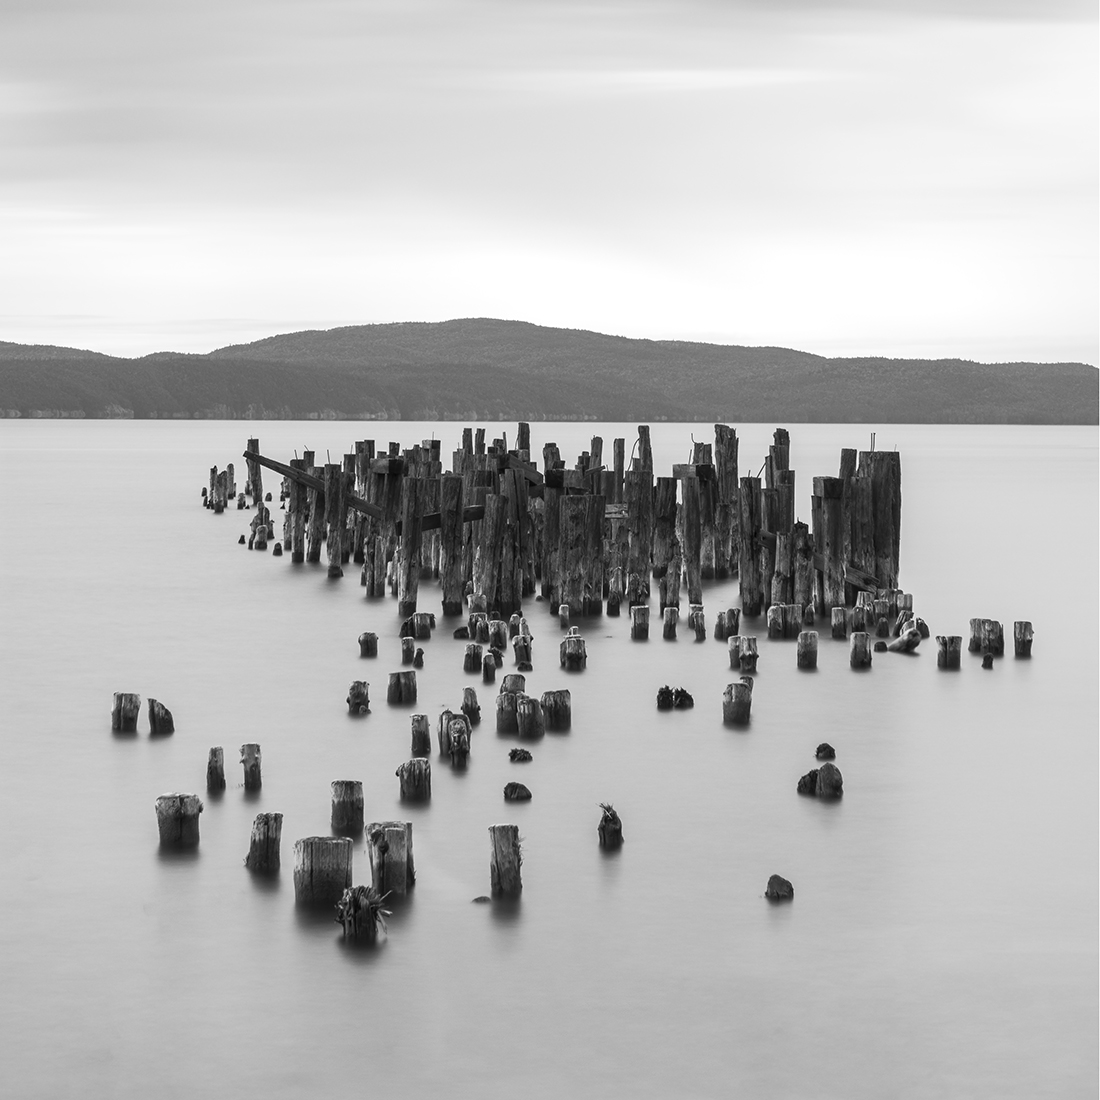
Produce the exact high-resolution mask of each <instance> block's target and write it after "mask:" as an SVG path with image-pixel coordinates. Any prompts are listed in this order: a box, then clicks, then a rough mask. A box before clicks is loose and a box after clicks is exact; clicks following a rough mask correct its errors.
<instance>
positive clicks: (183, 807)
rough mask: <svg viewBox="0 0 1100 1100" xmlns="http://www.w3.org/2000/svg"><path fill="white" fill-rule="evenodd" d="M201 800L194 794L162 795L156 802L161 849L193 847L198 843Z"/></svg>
mask: <svg viewBox="0 0 1100 1100" xmlns="http://www.w3.org/2000/svg"><path fill="white" fill-rule="evenodd" d="M202 809H203V806H202V800H201V799H200V798H199V796H198V795H196V794H179V793H173V794H162V795H161V796H160V797H159V798H158V799H157V801H156V813H157V829H158V830H159V832H160V843H161V846H162V847H165V848H167V847H181V848H185V847H193V846H194V845H196V844H198V842H199V814H201V813H202Z"/></svg>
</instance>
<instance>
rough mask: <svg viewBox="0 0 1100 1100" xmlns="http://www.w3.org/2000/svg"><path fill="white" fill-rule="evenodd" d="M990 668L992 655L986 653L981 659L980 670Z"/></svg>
mask: <svg viewBox="0 0 1100 1100" xmlns="http://www.w3.org/2000/svg"><path fill="white" fill-rule="evenodd" d="M992 667H993V654H992V653H987V654H986V655H985V656H984V657H983V658H982V668H992Z"/></svg>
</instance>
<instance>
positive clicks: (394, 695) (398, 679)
mask: <svg viewBox="0 0 1100 1100" xmlns="http://www.w3.org/2000/svg"><path fill="white" fill-rule="evenodd" d="M386 702H387V703H389V704H390V705H391V706H405V705H408V704H410V703H415V702H416V673H415V672H391V673H390V677H389V683H388V684H387V685H386Z"/></svg>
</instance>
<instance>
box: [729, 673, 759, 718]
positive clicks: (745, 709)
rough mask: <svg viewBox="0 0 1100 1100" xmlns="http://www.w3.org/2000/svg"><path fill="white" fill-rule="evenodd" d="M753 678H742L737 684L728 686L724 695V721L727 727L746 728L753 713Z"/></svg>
mask: <svg viewBox="0 0 1100 1100" xmlns="http://www.w3.org/2000/svg"><path fill="white" fill-rule="evenodd" d="M752 683H753V682H752V678H751V677H749V676H742V677H741V679H740V680H739V681H738V682H737V683H736V684H727V685H726V690H725V692H723V694H722V721H723V722H724V723H725V724H726V725H727V726H746V725H748V723H749V717H750V714H751V711H752Z"/></svg>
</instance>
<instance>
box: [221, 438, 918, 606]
mask: <svg viewBox="0 0 1100 1100" xmlns="http://www.w3.org/2000/svg"><path fill="white" fill-rule="evenodd" d="M515 442H516V445H515V446H514V447H511V448H510V447H509V446H508V442H507V438H506V437H505V436H503V435H502V436H501V437H499V438H497V439H494V440H493V441H492V442H491V443H488V444H487V443H486V440H485V429H483V428H478V429H476V430H475V429H472V428H468V427H467V428H465V429H463V432H462V445H461V447H460V448H459V449H457V450H455V451H454V452H453V454H452V456H451V463H450V470H447V471H444V469H443V461H442V455H441V443H440V441H439V440H437V439H433V440H426V441H424V442H423V443H421V444H417V445H414V446H412V447H409V448H404V449H403V448H402V447H401V446H400V445H399V444H397V443H390V444H389V446H388V449H387V450H386V451H384V452H382V451H379V450H378V449H377V448H376V445H375V442H374V441H373V440H361V441H359V442H357V443H356V444H355V449H354V452H353V453H352V452H349V453H347V454H345V455H343V456H342V459H341V461H340V462H326V463H324V464H318V463H317V462H316V456H315V454H314V452H312V451H304V452H303V453H302V455H301V457H298V456H295V457H294V458H292V459H290V460H289V461H287V462H285V463H284V462H281V461H279V460H277V459H274V458H270V457H267V456H264V455H262V454H261V453H260V447H259V441H258V440H257V439H250V440H249V441H248V448H247V450H246V451H245V459H246V462H247V468H248V477H247V482H246V485H245V491H244V492H241V493H240V494H238V496H237V498H236V499H237V506H238V507H240V508H243V507H247V506H248V505H247V503H246V494H247V495H248V496H251V498H252V501H253V504H254V506H255V507H256V508H257V513H258V514H257V516H256V518H255V519H254V520H253V524H252V526H253V537H254V539H257V540H258V541H256V543H255V544H256V546H257V548H261V549H262V548H265V546H266V540H267V539H268V538H271V539H276V537H277V536H276V529H275V523H274V522H273V520H272V517H271V514H270V512H269V511H268V509H267V508H266V507H265V505H264V503H263V502H264V496H263V482H262V475H263V470H264V469H265V468H266V469H268V470H272V471H273V472H275V473H276V474H278V475H279V480H280V485H281V492H280V498H281V503H282V507H283V509H284V518H283V525H282V532H281V540H279V541H277V543H276V547H277V549H282V550H285V551H286V552H287V553H289V554H290V557H291V561H292V562H295V563H300V562H314V563H320V562H321V560H322V551H324V554H325V559H326V561H327V563H328V571H329V575H330V576H332V577H339V576H342V575H343V567H344V566H345V565H347V564H348V563H349V562H354V563H355V564H356V565H359V566H360V567H361V572H360V580H361V583H362V585H363V587H364V588H365V589H366V594H367V596H384V595H386V594H387V592H393V593H394V594H395V595H396V596H397V599H398V601H399V610H400V613H401V614H402V615H411V614H413V613H414V612H415V611H416V610H417V602H418V598H419V583H420V581H421V580H422V579H425V578H428V579H432V580H438V582H439V584H440V588H441V590H442V592H441V596H442V608H443V613H444V614H445V615H458V614H461V613H462V609H463V603H464V600H467V599H469V597H470V596H471V595H476V596H478V597H479V600H478V602H479V606H480V605H481V604H482V602H483V604H484V608H485V610H486V611H487V613H489V614H490V615H491V616H493V617H495V618H507V617H509V616H510V615H512V614H514V613H516V612H518V611H519V610H520V607H521V601H522V599H523V598H524V597H526V596H531V595H535V594H538V595H540V596H541V597H542V598H543V599H545V600H546V601H548V602H549V609H550V612H551V614H558V613H559V608H562V607H565V608H567V609H568V611H569V613H571V614H579V615H588V614H598V613H600V612H603V611H604V610H605V609H606V612H607V613H608V614H611V615H617V614H618V613H619V608H620V605H621V604H622V603H624V602H625V603H626V604H627V606H628V607H633V606H636V605H639V604H646V603H648V601H649V600H650V597H651V587H655V588H656V590H657V593H658V595H659V599H660V607H661V611H662V612H663V611H664V610H665V609H666V608H669V607H673V608H678V607H679V606H680V601H681V590H682V589H683V588H686V590H687V591H686V596H687V602H688V603H689V604H699V603H701V602H702V582H703V581H704V580H708V579H711V578H718V579H721V578H725V577H729V576H734V575H736V576H737V577H738V578H739V584H740V595H741V607H742V610H743V612H744V613H745V614H746V615H748V616H756V615H760V614H763V613H765V612H766V611H767V610H768V609H769V608H770V607H771V606H772V605H773V604H801V605H802V606H803V607H808V608H812V609H813V612H814V614H815V615H817V616H818V617H828V616H829V614H830V613H831V609H832V608H834V607H852V606H854V605H855V604H856V602H857V595H858V593H859V592H860V591H869V592H880V591H890V590H896V589H897V585H898V571H899V568H898V567H899V558H900V547H901V459H900V455H899V454H898V453H897V452H896V451H875V450H871V451H862V452H857V451H856V450H854V449H844V450H842V451H841V454H840V462H839V469H838V472H837V475H836V476H820V477H814V478H813V479H812V488H813V492H812V496H811V509H810V512H811V514H810V523H809V524H807V523H805V522H804V521H802V520H800V519H798V518H797V517H796V512H795V471H794V470H792V469H791V468H790V436H789V433H788V432H787V431H786V430H785V429H782V428H780V429H777V430H776V431H775V433H774V441H773V443H772V445H771V446H770V447H769V449H768V454H767V455H766V457H765V460H764V463H763V465H762V467H761V468H760V470H759V471H758V475H757V476H746V477H741V476H740V472H739V469H738V439H737V433H736V431H735V430H734V429H733V428H731V427H729V426H728V425H725V424H716V425H715V426H714V442H713V443H705V442H702V443H701V442H696V441H695V440H694V439H692V441H691V461H690V462H685V463H677V464H674V465H673V466H672V468H671V470H670V471H669V472H668V473H667V474H662V475H660V476H655V471H654V466H653V452H652V446H651V443H650V434H649V428H648V426H646V425H640V426H639V428H638V437H637V440H636V441H635V442H634V444H633V446H632V448H631V451H630V457H629V461H628V459H627V452H626V441H625V439H623V438H617V439H615V440H614V441H613V444H612V462H611V464H610V465H608V464H606V463H605V461H604V454H603V440H602V438H601V437H599V436H594V437H593V438H592V441H591V446H590V448H589V449H588V450H586V451H584V452H582V453H581V454H580V455H579V456H578V458H577V459H576V461H575V462H574V463H573V465H572V466H571V467H568V468H567V466H566V463H565V460H564V459H563V458H562V456H561V453H560V451H559V448H558V447H557V445H556V444H554V443H547V444H546V445H545V446H544V447H543V450H542V462H541V469H540V467H539V465H538V464H537V463H535V462H533V461H532V460H531V450H530V428H529V425H527V424H526V423H521V424H520V425H519V430H518V432H517V436H516V441H515ZM760 475H763V476H762V477H761V476H760ZM235 488H236V486H235V484H233V473H232V468H231V467H228V468H227V469H226V470H224V471H221V472H219V471H218V470H217V468H216V467H215V468H212V469H211V471H210V490H209V496H206V494H207V490H206V489H204V496H206V500H207V503H208V504H211V502H213V504H212V507H214V510H215V511H219V510H221V508H222V507H223V506H224V502H225V501H226V499H227V497H226V494H227V493H229V494H231V493H232V491H233V490H234V489H235ZM267 499H270V494H268V497H267ZM257 531H258V532H259V534H258V535H257ZM250 545H252V543H250Z"/></svg>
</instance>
